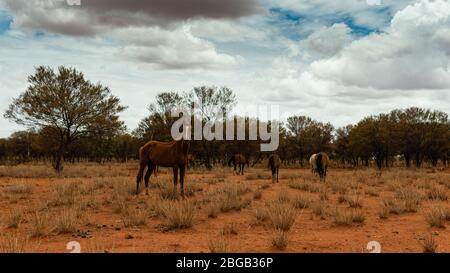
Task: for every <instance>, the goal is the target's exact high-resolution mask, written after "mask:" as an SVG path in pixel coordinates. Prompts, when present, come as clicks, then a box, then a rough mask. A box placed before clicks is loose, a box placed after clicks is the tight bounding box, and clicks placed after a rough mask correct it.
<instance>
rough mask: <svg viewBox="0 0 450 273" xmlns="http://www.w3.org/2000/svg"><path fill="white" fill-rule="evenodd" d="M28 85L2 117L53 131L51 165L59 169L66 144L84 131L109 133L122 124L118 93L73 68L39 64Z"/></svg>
mask: <svg viewBox="0 0 450 273" xmlns="http://www.w3.org/2000/svg"><path fill="white" fill-rule="evenodd" d="M28 83H29V86H28V88H27V89H26V91H25V92H24V93H22V94H21V95H20V96H19V97H18V98H16V99H14V101H13V103H12V104H11V105H10V106H9V109H8V110H7V111H6V113H5V115H4V117H5V118H7V119H10V120H12V121H14V122H16V123H18V124H21V125H25V126H28V127H30V128H38V129H43V128H46V130H47V131H49V130H50V131H52V133H49V134H48V135H49V136H52V138H53V139H51V140H49V141H52V142H55V143H57V147H55V149H54V150H55V151H54V153H53V160H52V162H53V167H54V169H55V170H56V171H57V172H60V171H61V170H62V167H63V166H62V159H63V156H64V154H65V153H66V152H67V150H68V148H69V146H70V145H71V144H72V143H73V142H75V141H76V140H77V139H79V138H81V137H83V136H86V135H97V134H102V133H105V132H107V133H111V132H114V131H117V130H119V129H121V128H122V127H123V123H122V122H121V121H119V116H118V114H119V113H120V112H122V111H123V110H125V108H124V107H123V106H121V105H120V101H119V99H118V98H117V97H115V96H113V95H111V92H110V90H109V89H108V88H107V87H104V86H102V85H101V84H99V83H98V84H93V83H91V82H90V81H88V80H86V79H85V78H84V75H83V73H81V72H78V71H76V70H75V69H74V68H66V67H62V66H61V67H59V68H58V71H57V73H55V71H53V70H52V69H51V68H50V67H43V66H41V67H38V68H37V69H36V72H35V74H34V75H32V76H29V77H28Z"/></svg>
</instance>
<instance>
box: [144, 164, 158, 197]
mask: <svg viewBox="0 0 450 273" xmlns="http://www.w3.org/2000/svg"><path fill="white" fill-rule="evenodd" d="M155 168H156V166H155V165H154V164H152V163H149V164H148V169H147V173H146V174H145V177H144V181H145V195H148V183H149V181H150V176H152V173H153V172H154V171H155Z"/></svg>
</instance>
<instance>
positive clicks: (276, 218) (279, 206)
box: [268, 202, 297, 231]
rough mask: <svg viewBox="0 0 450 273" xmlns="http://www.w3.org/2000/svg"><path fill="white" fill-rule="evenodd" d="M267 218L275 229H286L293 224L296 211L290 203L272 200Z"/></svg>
mask: <svg viewBox="0 0 450 273" xmlns="http://www.w3.org/2000/svg"><path fill="white" fill-rule="evenodd" d="M268 214H269V219H270V221H271V222H272V225H273V227H274V228H275V229H279V230H283V231H288V230H290V229H291V227H292V226H293V225H294V222H295V218H296V216H297V212H296V210H295V208H294V207H293V206H292V204H290V203H280V202H274V203H272V204H271V205H270V206H269V209H268Z"/></svg>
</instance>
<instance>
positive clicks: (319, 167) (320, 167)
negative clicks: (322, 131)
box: [309, 152, 330, 181]
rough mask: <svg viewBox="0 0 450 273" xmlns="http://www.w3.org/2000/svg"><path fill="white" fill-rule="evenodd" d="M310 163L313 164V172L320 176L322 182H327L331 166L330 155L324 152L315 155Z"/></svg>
mask: <svg viewBox="0 0 450 273" xmlns="http://www.w3.org/2000/svg"><path fill="white" fill-rule="evenodd" d="M309 163H310V164H311V168H312V172H313V173H318V174H319V176H320V181H325V178H326V176H327V170H328V166H329V165H330V158H329V157H328V155H327V154H326V153H323V152H320V153H317V154H314V155H312V156H311V158H310V160H309Z"/></svg>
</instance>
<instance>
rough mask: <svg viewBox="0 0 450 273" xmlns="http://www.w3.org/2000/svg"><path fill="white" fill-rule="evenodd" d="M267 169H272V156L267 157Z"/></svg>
mask: <svg viewBox="0 0 450 273" xmlns="http://www.w3.org/2000/svg"><path fill="white" fill-rule="evenodd" d="M268 167H269V169H273V155H272V156H270V157H269V166H268Z"/></svg>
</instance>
